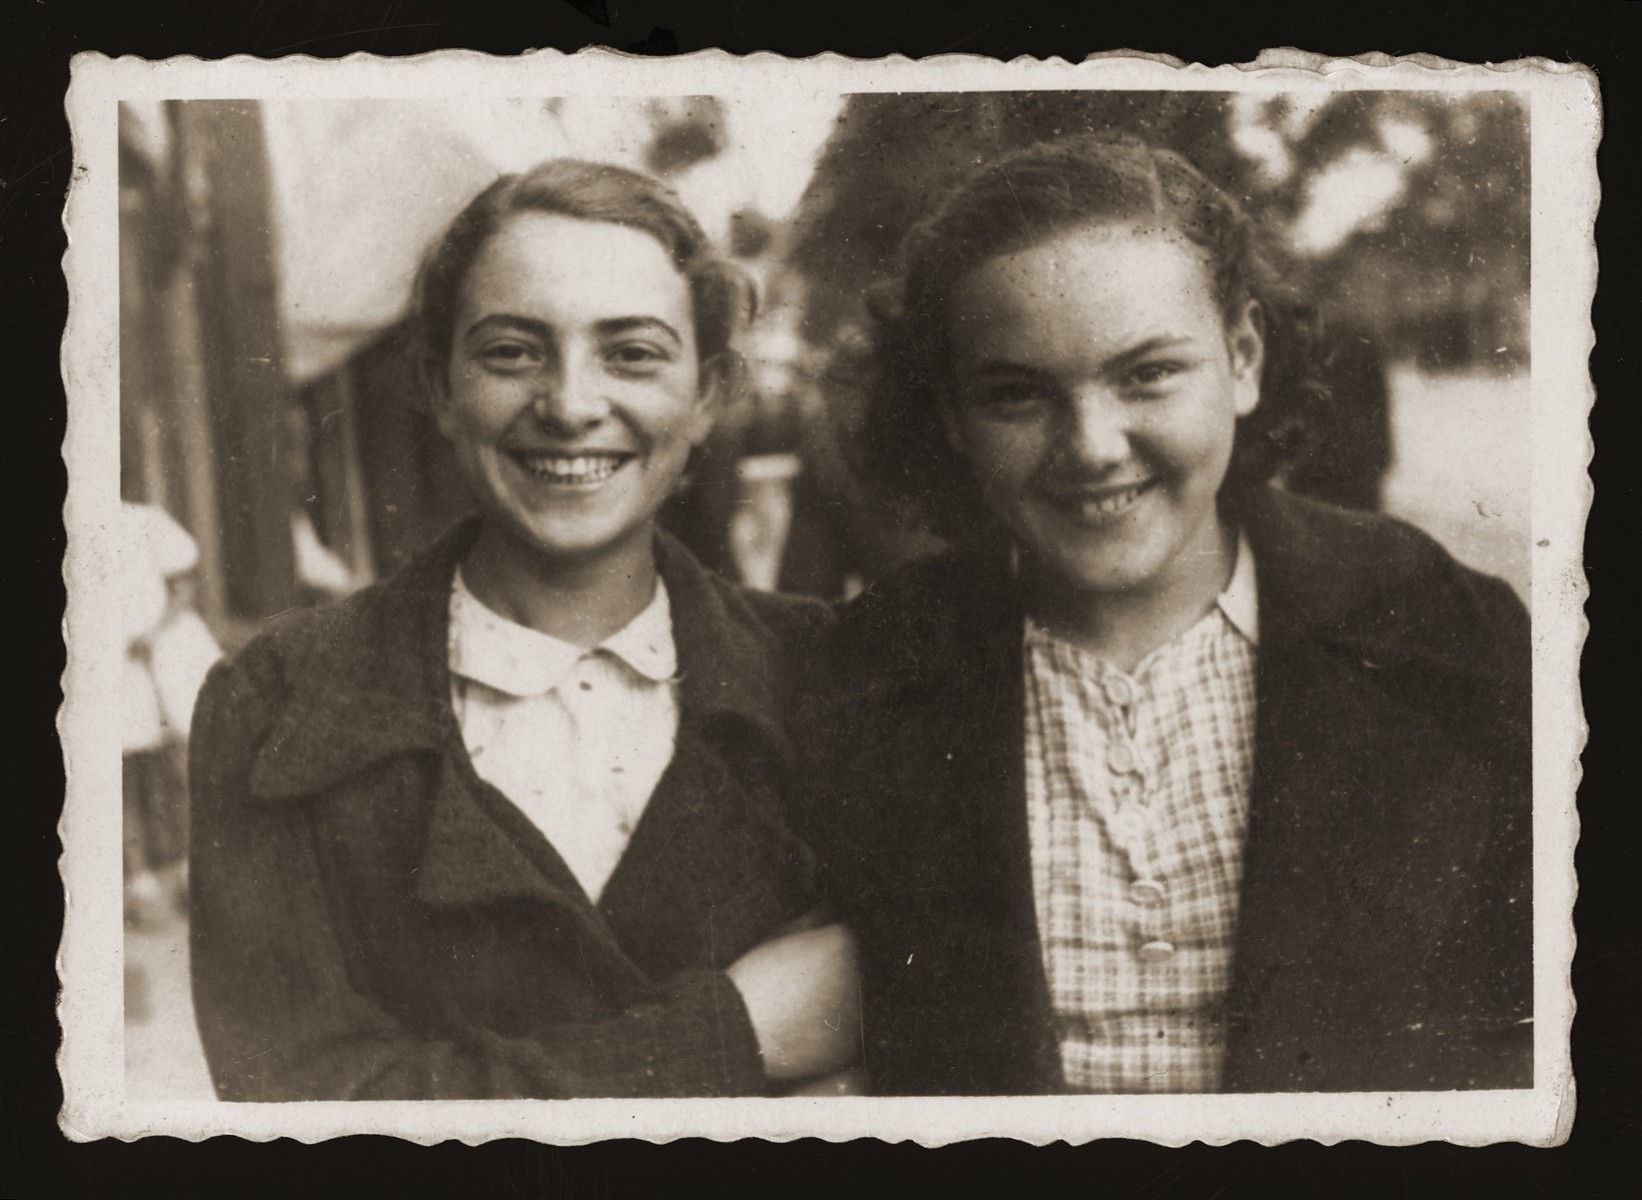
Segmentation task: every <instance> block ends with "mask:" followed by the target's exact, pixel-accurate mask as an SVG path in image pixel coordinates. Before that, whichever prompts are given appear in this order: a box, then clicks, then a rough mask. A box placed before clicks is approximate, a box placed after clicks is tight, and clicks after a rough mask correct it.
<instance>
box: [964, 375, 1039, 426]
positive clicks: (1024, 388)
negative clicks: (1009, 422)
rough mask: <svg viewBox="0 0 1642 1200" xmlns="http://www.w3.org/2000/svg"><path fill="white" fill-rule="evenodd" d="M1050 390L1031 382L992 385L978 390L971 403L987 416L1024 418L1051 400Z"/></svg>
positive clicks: (1022, 381)
mask: <svg viewBox="0 0 1642 1200" xmlns="http://www.w3.org/2000/svg"><path fill="white" fill-rule="evenodd" d="M1053 399H1054V396H1053V393H1052V392H1051V390H1050V389H1049V388H1048V387H1046V386H1044V385H1043V384H1041V383H1037V382H1034V381H1031V380H1018V381H1010V382H1007V383H994V384H991V385H990V386H986V387H982V388H980V389H978V390H977V391H976V392H975V394H974V397H973V399H972V401H971V403H973V404H974V406H975V407H976V408H978V409H980V410H981V412H982V413H984V414H985V415H987V416H992V417H998V418H1002V419H1008V418H1013V417H1024V416H1027V415H1029V414H1031V413H1034V412H1036V411H1037V409H1038V407H1039V406H1040V405H1042V404H1045V403H1048V402H1049V401H1051V400H1053Z"/></svg>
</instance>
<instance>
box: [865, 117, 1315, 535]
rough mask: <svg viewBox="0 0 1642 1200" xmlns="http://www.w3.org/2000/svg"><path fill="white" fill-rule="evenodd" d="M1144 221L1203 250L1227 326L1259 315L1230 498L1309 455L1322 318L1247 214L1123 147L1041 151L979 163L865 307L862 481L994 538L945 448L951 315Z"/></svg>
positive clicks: (1044, 146)
mask: <svg viewBox="0 0 1642 1200" xmlns="http://www.w3.org/2000/svg"><path fill="white" fill-rule="evenodd" d="M1127 221H1143V222H1146V223H1147V224H1148V225H1157V226H1162V227H1165V228H1169V229H1173V230H1176V231H1178V232H1179V233H1180V234H1181V235H1182V236H1183V237H1185V238H1186V239H1187V240H1189V241H1190V242H1192V243H1193V244H1194V245H1196V246H1199V247H1201V248H1202V250H1203V252H1204V254H1205V257H1206V259H1207V261H1208V264H1209V268H1210V272H1211V275H1212V281H1213V288H1214V297H1215V300H1216V302H1217V303H1218V304H1219V306H1220V310H1221V312H1222V314H1224V315H1225V316H1226V318H1227V319H1228V320H1231V319H1235V317H1236V316H1237V315H1238V314H1240V313H1241V312H1242V311H1243V310H1244V308H1245V307H1246V305H1247V304H1248V302H1249V301H1250V300H1253V301H1255V302H1256V303H1257V304H1258V306H1259V309H1260V312H1261V317H1262V323H1263V326H1264V333H1265V361H1264V370H1263V374H1262V377H1261V386H1260V404H1259V406H1258V407H1257V408H1256V409H1255V410H1254V412H1253V413H1251V414H1250V415H1249V416H1247V417H1243V418H1241V419H1240V420H1239V421H1238V426H1237V436H1236V442H1235V443H1234V446H1233V452H1232V462H1231V466H1230V468H1229V469H1228V471H1227V480H1226V484H1225V485H1224V486H1223V488H1222V495H1223V496H1225V495H1227V494H1228V493H1229V492H1234V491H1235V490H1237V489H1239V488H1241V487H1246V486H1253V485H1258V484H1264V483H1265V482H1267V481H1268V480H1269V479H1270V478H1271V477H1272V475H1273V474H1274V473H1275V472H1276V470H1277V468H1278V467H1279V466H1280V465H1281V464H1282V462H1283V460H1284V459H1285V458H1286V457H1288V456H1289V455H1290V454H1292V453H1293V452H1294V450H1295V449H1297V448H1298V445H1299V443H1300V441H1301V437H1302V433H1303V430H1304V428H1305V420H1304V414H1305V411H1306V410H1307V409H1308V408H1309V407H1310V406H1311V404H1312V403H1313V402H1315V401H1316V400H1317V399H1320V397H1321V390H1320V388H1319V387H1318V385H1317V384H1316V382H1315V380H1314V378H1313V374H1312V371H1313V365H1312V357H1313V355H1312V351H1311V345H1312V342H1313V334H1314V330H1315V325H1314V321H1313V319H1312V315H1311V310H1310V309H1309V307H1308V306H1306V305H1304V304H1303V303H1301V302H1300V301H1299V300H1298V298H1297V297H1296V296H1295V295H1294V294H1293V292H1292V290H1291V287H1292V285H1291V284H1290V283H1289V282H1287V281H1286V280H1285V279H1284V272H1283V269H1282V267H1281V266H1280V265H1279V264H1278V263H1277V261H1276V259H1275V257H1274V251H1273V249H1272V248H1271V247H1269V246H1268V245H1267V244H1266V242H1265V240H1264V239H1263V238H1262V236H1261V235H1260V231H1259V230H1258V229H1257V228H1256V226H1255V224H1254V222H1253V221H1252V220H1251V219H1250V218H1249V216H1248V215H1247V214H1246V213H1245V212H1244V211H1243V209H1242V207H1241V206H1240V205H1239V204H1238V203H1237V202H1236V201H1235V200H1233V199H1232V198H1231V197H1230V196H1228V195H1227V194H1226V193H1225V192H1224V191H1223V190H1222V189H1220V188H1219V187H1217V186H1216V185H1215V184H1214V183H1212V182H1211V181H1210V180H1208V179H1207V178H1205V177H1204V176H1203V174H1202V173H1201V172H1199V171H1198V170H1197V168H1196V167H1194V166H1193V165H1192V164H1191V163H1189V162H1188V161H1186V159H1185V158H1183V157H1181V156H1180V155H1179V154H1177V153H1175V152H1173V151H1171V150H1164V149H1159V148H1157V147H1154V146H1151V145H1149V144H1147V143H1146V142H1144V141H1142V140H1140V139H1139V138H1136V137H1132V136H1129V135H1125V134H1096V135H1082V136H1077V137H1069V138H1064V139H1060V140H1056V141H1049V142H1041V143H1038V144H1036V145H1033V146H1030V147H1028V148H1026V149H1023V150H1020V151H1017V152H1015V153H1013V154H1010V155H1007V156H1005V157H1002V158H999V159H997V160H996V161H994V162H991V163H989V164H987V165H986V166H983V167H982V168H980V169H979V170H977V171H976V172H974V174H972V175H970V176H969V177H968V178H967V179H965V180H963V181H962V182H961V183H960V184H959V185H958V186H957V187H956V188H955V189H954V190H953V191H952V192H950V193H949V194H948V195H947V196H945V197H944V198H943V200H942V201H941V203H940V205H939V207H938V208H936V210H935V211H934V212H933V213H932V214H931V215H930V216H929V217H928V218H926V219H925V220H923V221H922V222H920V223H919V224H917V225H915V226H914V227H913V228H912V229H911V230H909V231H908V232H907V234H906V236H905V238H904V239H903V240H902V243H901V252H900V268H901V269H900V275H899V278H898V279H896V280H895V281H893V282H892V283H891V284H889V285H886V286H885V287H883V288H881V289H879V290H878V291H877V292H875V293H874V294H873V295H872V296H871V297H870V298H869V312H870V315H871V317H872V322H873V330H872V338H871V347H870V349H869V351H868V361H867V363H866V364H865V370H866V375H867V378H866V381H865V386H866V401H867V403H866V412H865V416H864V419H863V420H862V423H861V424H860V426H859V427H858V429H857V430H856V431H855V435H854V438H853V444H854V455H853V457H854V460H855V465H856V469H857V472H858V473H859V474H860V475H862V476H863V478H864V479H865V480H866V481H867V482H868V483H869V484H870V485H873V486H874V487H876V488H877V489H878V490H880V491H881V492H883V493H887V495H888V497H889V498H891V499H892V500H895V501H898V502H900V503H901V504H902V505H904V506H905V507H906V508H908V509H910V513H911V515H912V517H913V519H915V520H917V521H919V522H920V523H922V524H924V525H926V526H927V527H928V528H930V529H931V530H932V531H933V532H935V533H937V534H940V535H941V536H943V537H946V538H958V537H962V536H965V535H968V534H971V533H973V532H975V531H977V530H979V529H984V528H987V527H988V525H989V518H988V515H987V513H986V511H985V509H984V507H983V506H982V504H981V502H980V498H979V495H978V490H977V488H976V486H975V484H974V481H973V478H972V476H971V473H970V471H969V469H968V467H967V466H966V465H965V463H964V462H963V460H962V459H960V458H959V457H958V455H957V454H955V453H954V452H953V450H952V448H951V447H950V446H949V445H948V443H947V438H946V433H945V430H944V428H943V426H942V423H941V402H942V401H943V400H944V399H945V398H947V397H948V396H950V395H951V394H952V392H951V389H952V386H953V377H952V363H953V355H952V350H951V345H950V336H951V331H950V323H951V322H950V312H949V305H950V302H951V299H952V297H953V295H954V294H955V293H956V290H957V287H958V284H959V283H960V282H961V280H962V279H963V277H964V276H965V275H966V274H968V273H969V272H970V271H972V270H974V269H975V268H976V267H978V266H980V265H981V264H982V263H984V262H986V261H987V260H989V259H992V258H995V257H997V256H999V255H1003V254H1010V253H1015V252H1017V251H1020V250H1023V249H1025V248H1027V247H1029V246H1033V245H1038V244H1041V243H1042V242H1045V241H1048V240H1050V239H1052V238H1054V237H1057V236H1059V235H1060V234H1062V233H1064V232H1065V231H1066V230H1068V229H1070V228H1074V227H1076V226H1079V225H1084V224H1095V223H1100V224H1107V223H1111V222H1127Z"/></svg>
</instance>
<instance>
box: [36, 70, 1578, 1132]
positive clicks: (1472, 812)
mask: <svg viewBox="0 0 1642 1200" xmlns="http://www.w3.org/2000/svg"><path fill="white" fill-rule="evenodd" d="M533 60H534V61H533ZM766 60H767V61H766ZM1338 66H1339V67H1340V68H1341V69H1336V70H1333V71H1318V70H1312V69H1307V68H1306V67H1305V66H1304V64H1298V63H1296V62H1289V63H1287V64H1283V63H1274V64H1273V65H1272V66H1271V67H1270V68H1269V69H1267V70H1264V71H1248V72H1239V71H1235V70H1230V69H1217V70H1214V71H1209V70H1206V69H1199V70H1196V71H1184V70H1180V69H1177V68H1174V67H1171V66H1169V65H1167V64H1164V63H1160V62H1148V61H1145V60H1142V59H1114V60H1110V61H1107V62H1098V61H1097V62H1091V63H1087V64H1082V65H1080V66H1074V65H1071V64H1065V63H1059V64H1055V63H1027V62H1021V63H1015V64H1007V65H1006V64H1001V63H991V62H981V61H972V60H959V59H955V58H953V59H944V60H932V61H930V62H927V63H911V62H907V61H905V60H901V61H900V62H898V63H893V64H892V63H877V64H874V63H867V62H861V63H855V62H847V61H844V60H833V61H825V60H807V61H805V62H801V63H800V62H784V61H782V60H777V59H774V58H773V56H758V57H756V58H754V59H745V60H733V59H731V58H730V57H729V56H725V55H707V56H693V57H692V58H690V59H683V60H674V61H672V62H670V63H668V64H666V65H665V67H664V66H663V65H662V64H660V63H656V62H644V61H641V60H637V59H623V58H622V57H621V56H617V55H611V54H591V55H590V54H582V55H577V56H574V57H573V58H567V57H565V56H562V55H558V54H553V53H548V54H544V55H539V56H530V57H527V58H526V59H519V60H486V59H484V58H482V57H481V56H477V55H464V56H453V57H448V58H447V57H445V56H430V57H429V58H428V59H426V60H422V61H420V62H400V63H392V64H390V63H387V62H385V61H379V62H368V61H353V60H350V61H349V62H348V63H339V62H331V63H320V62H315V61H312V60H310V61H308V62H306V63H301V64H297V63H295V62H283V61H281V60H274V61H270V62H266V63H265V62H259V61H254V60H237V61H233V62H228V63H208V62H199V61H194V62H189V63H183V62H177V63H166V64H143V63H138V62H136V61H134V60H119V61H113V60H107V59H100V58H92V57H89V56H88V57H86V58H84V59H82V60H79V61H77V62H76V72H75V85H74V87H75V89H76V90H77V92H78V95H76V93H75V92H71V95H70V105H69V107H70V115H71V119H72V120H73V122H74V126H75V137H76V146H75V154H76V171H77V179H76V185H75V194H74V196H73V197H71V200H70V207H69V216H68V224H69V230H70V252H69V264H68V268H67V269H68V273H69V281H70V289H71V297H72V311H71V317H70V328H69V334H68V337H67V339H66V341H65V351H64V362H65V378H66V380H67V382H68V388H69V403H70V433H69V438H68V441H67V443H66V445H65V456H66V458H67V460H68V464H69V471H70V499H69V504H68V507H67V522H68V527H69V534H70V543H71V544H70V556H69V565H68V569H67V575H68V580H69V592H70V610H69V615H68V621H67V627H68V631H69V633H68V644H69V647H70V667H69V673H68V676H67V682H66V684H65V692H66V694H67V696H68V699H67V702H66V703H65V707H64V712H63V717H62V722H61V724H62V728H63V730H64V748H65V755H66V757H67V762H68V766H69V779H70V784H69V797H68V806H67V809H66V811H65V817H64V842H65V847H66V850H65V856H64V877H65V885H66V887H67V889H68V893H69V896H70V902H69V912H68V920H67V929H66V931H65V939H64V953H63V958H62V977H63V983H64V1000H63V1005H62V1012H63V1022H64V1032H65V1045H64V1050H63V1054H62V1056H61V1058H60V1064H61V1067H62V1071H63V1077H64V1083H65V1110H64V1119H63V1120H64V1129H65V1132H68V1133H69V1134H70V1135H71V1136H107V1135H110V1134H112V1135H115V1136H140V1135H141V1134H144V1133H167V1134H172V1135H175V1136H185V1137H201V1136H207V1135H209V1134H212V1133H219V1132H236V1133H241V1134H244V1135H245V1136H251V1137H270V1136H280V1135H288V1136H299V1137H303V1138H305V1139H311V1138H314V1137H323V1136H329V1135H331V1134H338V1133H347V1132H387V1133H396V1134H399V1135H401V1136H406V1137H413V1138H418V1139H422V1140H431V1139H434V1138H436V1137H462V1138H464V1139H467V1140H482V1139H484V1138H487V1137H493V1136H526V1137H539V1138H543V1139H545V1140H564V1141H586V1140H590V1139H593V1138H597V1137H602V1136H679V1135H681V1134H694V1135H699V1136H708V1137H713V1136H719V1137H739V1136H747V1135H754V1136H759V1135H761V1136H770V1137H792V1136H803V1135H813V1136H822V1137H831V1138H843V1137H855V1136H877V1137H891V1138H897V1139H899V1138H907V1137H911V1138H916V1139H918V1140H921V1141H925V1142H926V1143H933V1142H941V1141H949V1140H955V1139H958V1138H964V1137H974V1136H1011V1137H1020V1138H1025V1139H1027V1140H1034V1141H1046V1140H1050V1139H1052V1138H1067V1139H1070V1140H1075V1141H1081V1140H1088V1139H1089V1138H1092V1137H1098V1136H1109V1135H1121V1136H1127V1137H1142V1138H1151V1139H1153V1140H1159V1141H1170V1142H1180V1141H1188V1140H1194V1139H1201V1140H1215V1139H1220V1140H1227V1139H1230V1138H1233V1137H1252V1138H1254V1139H1256V1140H1265V1141H1275V1140H1284V1139H1287V1138H1292V1137H1305V1136H1311V1137H1317V1138H1319V1139H1320V1140H1337V1139H1339V1138H1342V1137H1357V1138H1365V1139H1368V1140H1382V1141H1398V1142H1407V1141H1420V1140H1427V1139H1429V1138H1450V1139H1452V1140H1458V1141H1470V1142H1485V1141H1493V1140H1525V1141H1538V1142H1541V1143H1545V1142H1550V1141H1554V1140H1558V1139H1560V1138H1561V1137H1565V1136H1566V1130H1567V1123H1568V1122H1569V1121H1570V1120H1571V1119H1572V1096H1573V1091H1572V1078H1571V1075H1570V1073H1569V1065H1568V1046H1567V1030H1568V1022H1569V1020H1570V1017H1571V1013H1572V998H1571V995H1570V994H1569V992H1568V985H1567V979H1568V963H1569V958H1570V956H1571V954H1572V928H1571V924H1570V912H1571V904H1572V895H1573V887H1574V883H1573V865H1572V846H1573V843H1574V839H1575V836H1576V825H1575V817H1574V812H1573V787H1574V783H1575V781H1576V780H1577V772H1578V765H1577V756H1578V753H1579V748H1580V745H1581V739H1582V732H1581V730H1582V725H1581V721H1580V706H1579V697H1578V692H1577V677H1576V668H1575V664H1576V663H1577V655H1578V649H1579V645H1580V641H1581V639H1582V637H1583V631H1582V630H1583V627H1582V623H1581V616H1580V601H1581V598H1582V596H1583V588H1584V582H1583V575H1582V573H1581V572H1580V571H1579V536H1580V531H1581V529H1582V525H1583V520H1584V512H1585V508H1586V506H1587V505H1588V503H1589V489H1588V485H1587V483H1586V480H1585V475H1584V464H1585V461H1586V459H1587V458H1588V454H1589V447H1588V441H1587V440H1586V438H1585V434H1584V416H1585V412H1586V411H1587V409H1588V407H1589V404H1590V401H1591V396H1590V391H1589V384H1588V379H1587V376H1586V373H1585V366H1584V361H1583V360H1584V354H1585V352H1586V349H1587V348H1588V343H1589V319H1588V312H1589V301H1590V292H1591V288H1592V286H1593V285H1594V279H1595V263H1594V252H1591V251H1590V250H1589V245H1590V222H1591V220H1592V219H1593V217H1594V212H1595V194H1596V193H1595V168H1594V158H1593V155H1594V148H1595V139H1596V131H1597V121H1596V114H1595V108H1594V92H1593V91H1592V89H1591V85H1590V84H1589V82H1588V81H1587V80H1584V79H1582V78H1581V77H1580V75H1579V74H1578V73H1577V71H1574V70H1571V69H1568V68H1563V69H1562V70H1560V71H1558V70H1555V69H1552V68H1550V67H1548V66H1545V65H1540V66H1533V65H1523V66H1519V67H1518V69H1515V70H1495V71H1492V72H1488V71H1484V70H1482V69H1480V68H1472V69H1458V70H1454V69H1450V70H1446V71H1444V70H1437V69H1430V68H1424V67H1414V66H1411V65H1409V64H1385V65H1381V66H1378V67H1375V66H1371V65H1368V64H1355V65H1353V64H1339V65H1338ZM116 742H117V743H118V759H119V770H118V772H117V773H116V772H115V771H114V768H113V761H114V757H115V748H116ZM957 1098H961V1099H957ZM323 1101H333V1102H351V1103H348V1104H343V1105H336V1104H316V1103H314V1102H323ZM441 1101H491V1102H497V1103H495V1104H494V1105H482V1106H473V1105H449V1104H444V1105H441V1104H439V1103H438V1102H441ZM542 1101H554V1102H562V1103H555V1104H545V1105H544V1104H541V1103H539V1102H542ZM291 1102H300V1103H291ZM409 1102H417V1103H409Z"/></svg>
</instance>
